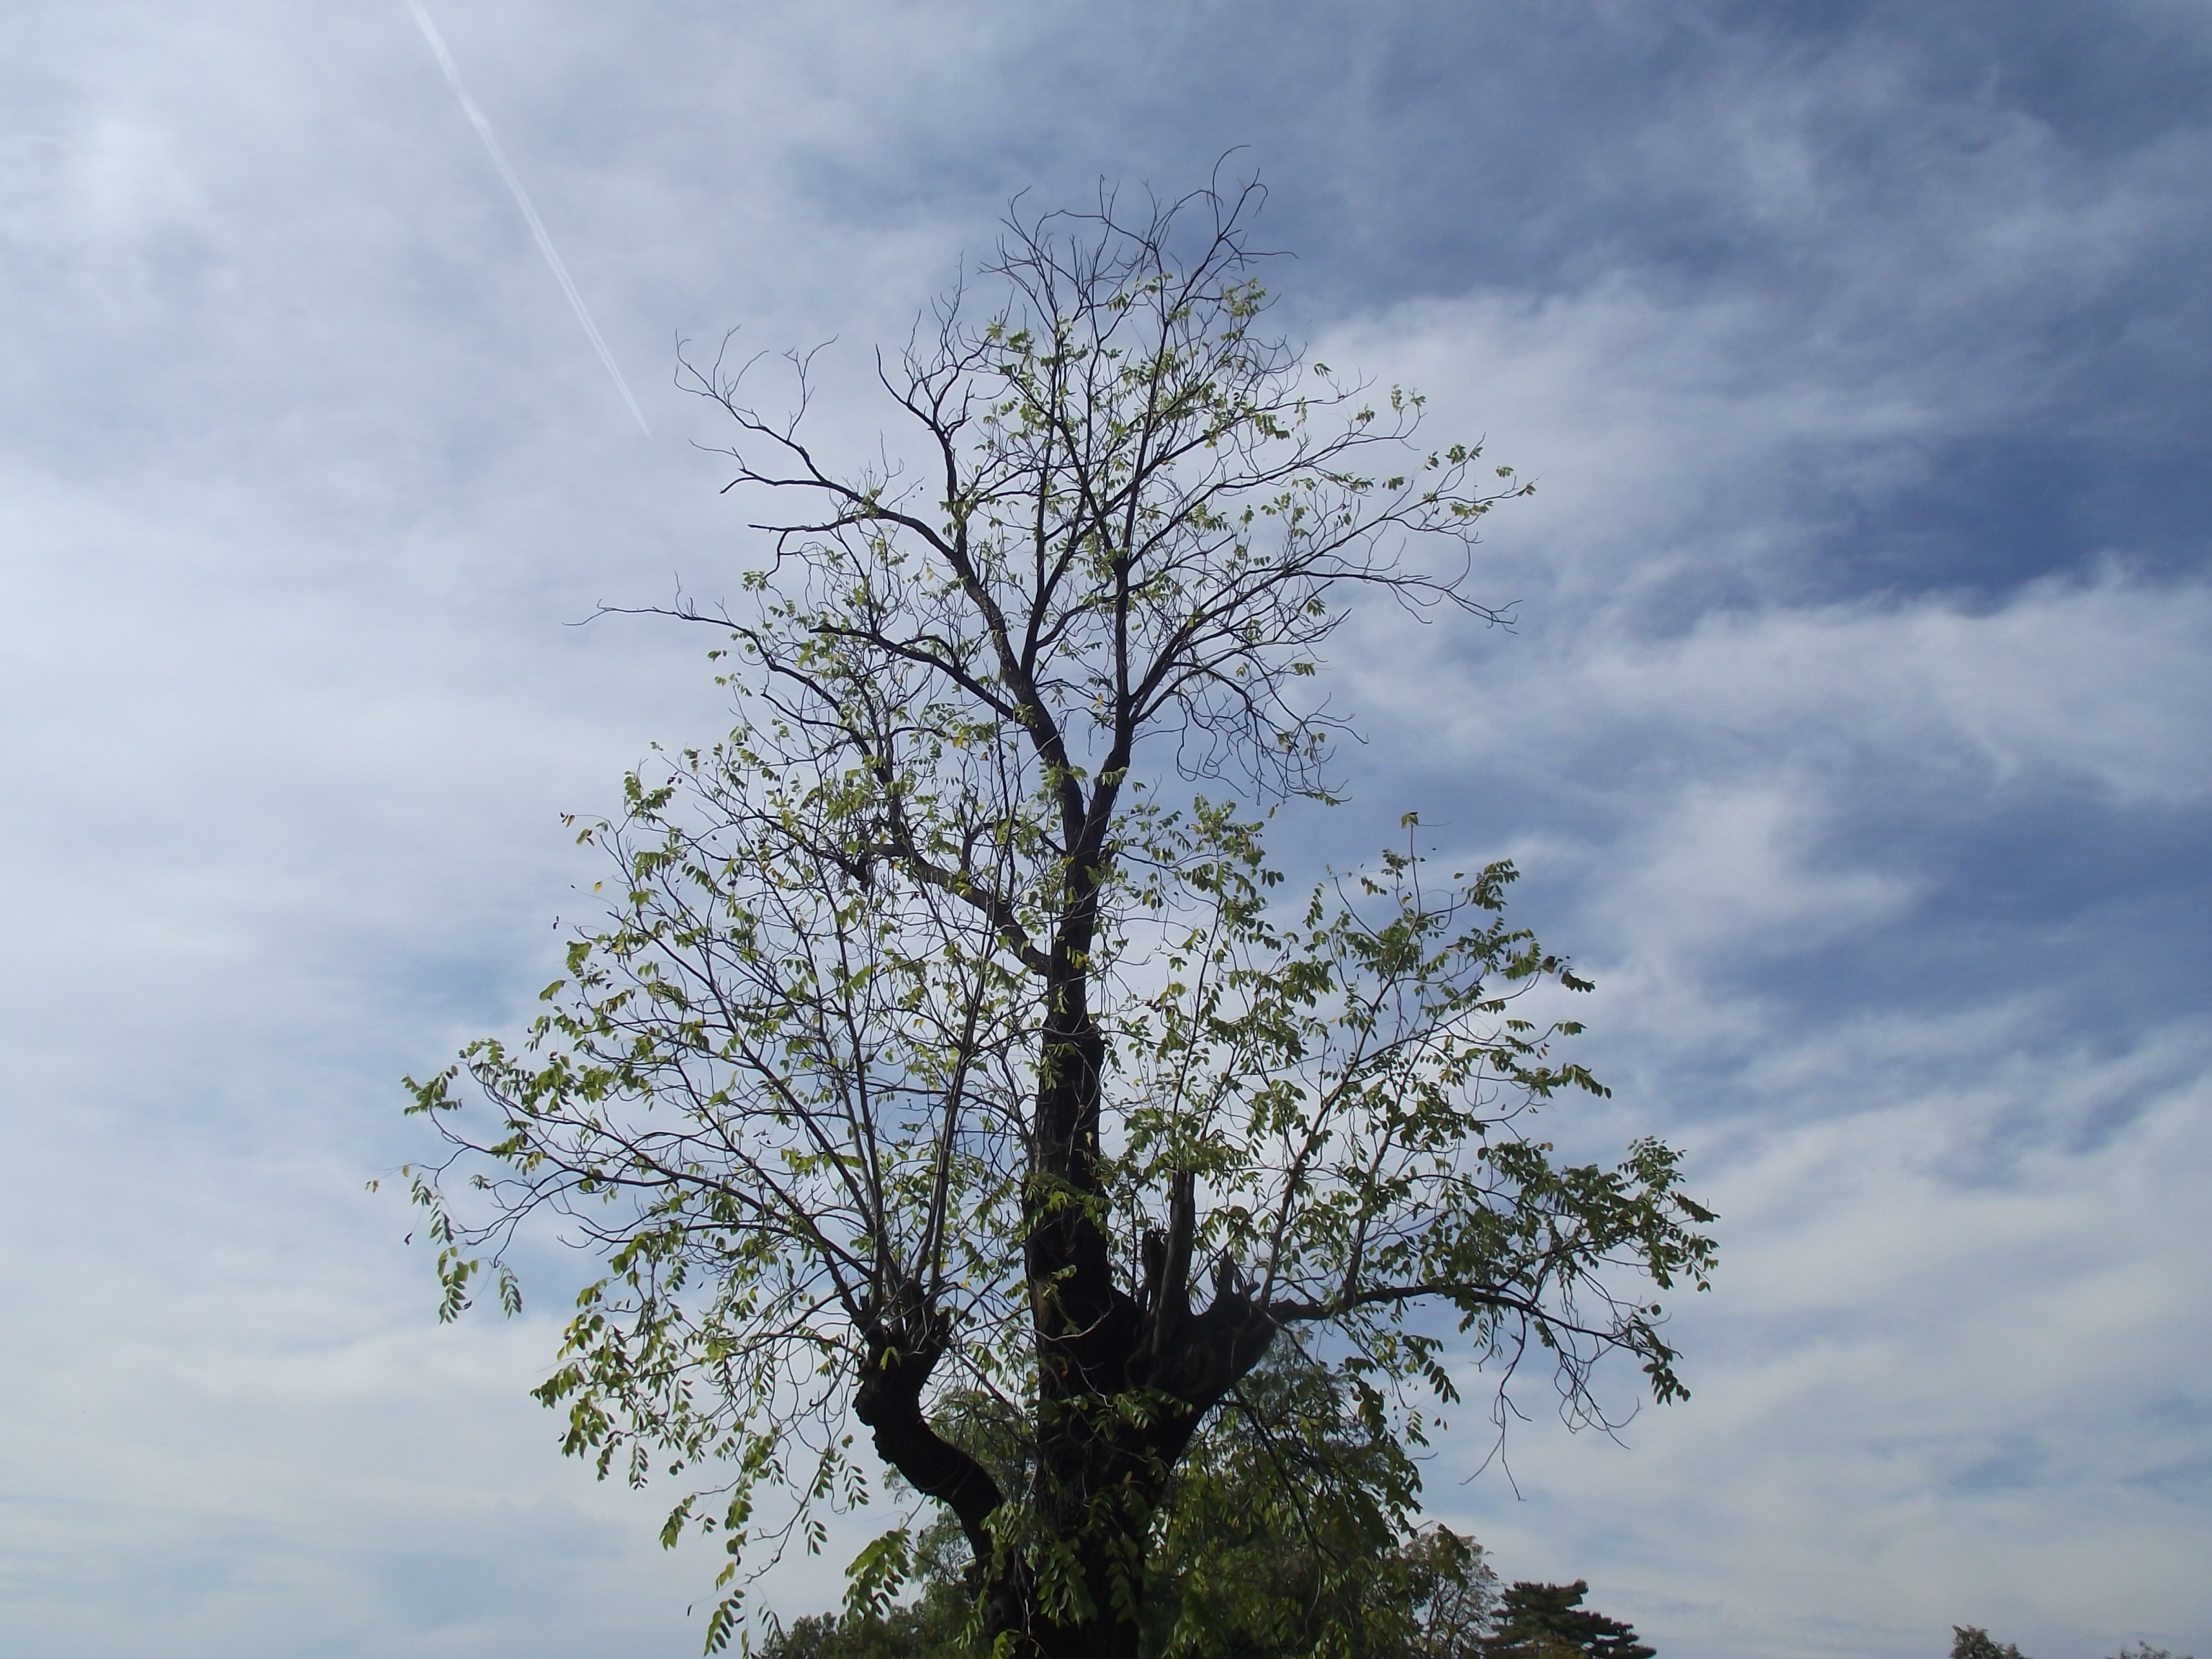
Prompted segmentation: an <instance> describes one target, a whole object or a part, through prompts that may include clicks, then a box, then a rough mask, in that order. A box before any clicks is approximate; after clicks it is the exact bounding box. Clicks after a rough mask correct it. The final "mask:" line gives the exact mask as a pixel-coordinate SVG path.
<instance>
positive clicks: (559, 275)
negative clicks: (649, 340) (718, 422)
mask: <svg viewBox="0 0 2212 1659" xmlns="http://www.w3.org/2000/svg"><path fill="white" fill-rule="evenodd" d="M407 4H408V9H410V10H411V11H412V12H413V13H414V14H415V22H416V26H417V27H419V28H421V29H422V38H423V39H424V40H428V42H429V43H430V50H431V52H434V53H435V54H436V56H437V59H438V67H439V68H440V69H441V70H445V72H446V84H447V85H448V86H450V87H451V88H453V96H454V97H456V98H458V99H459V100H461V112H462V113H463V114H465V115H466V116H467V117H468V118H469V125H471V126H473V127H474V128H475V129H476V130H477V137H479V138H481V139H483V145H484V149H486V150H488V151H489V152H490V155H491V164H492V165H493V166H494V167H497V168H498V169H499V176H500V177H501V178H502V179H506V180H507V188H508V189H509V190H511V191H513V192H514V204H515V206H517V207H519V208H520V209H521V210H522V216H523V218H524V219H526V220H527V221H528V222H529V224H530V234H532V236H534V237H536V238H537V239H538V252H540V253H542V254H544V256H545V263H546V264H549V265H550V266H552V267H553V277H554V280H555V281H556V282H557V283H560V284H561V292H562V293H563V294H565V295H568V305H569V308H570V309H572V310H573V311H574V312H575V313H576V320H577V321H578V322H580V323H581V324H582V325H584V332H585V333H586V335H587V336H589V337H590V338H591V342H592V350H594V351H596V352H598V353H599V361H600V362H603V363H605V365H606V366H607V374H609V375H610V376H611V377H612V379H613V380H614V383H615V389H616V390H617V391H618V392H621V393H622V395H623V402H624V403H625V404H629V412H630V413H631V414H632V415H634V416H636V417H637V424H638V429H639V430H640V431H641V432H643V433H644V434H645V435H646V436H647V437H648V438H650V437H651V436H652V435H653V428H651V427H649V426H647V424H646V423H645V411H644V410H641V409H640V408H639V407H638V406H637V399H636V398H634V397H632V396H631V395H630V390H629V381H628V380H624V379H623V372H622V368H621V366H620V365H619V364H617V362H615V354H614V353H613V352H611V351H610V350H608V349H607V343H606V342H605V340H604V339H602V338H600V337H599V325H597V324H596V323H594V322H592V313H591V309H590V307H587V306H586V305H585V303H584V296H583V295H581V294H580V293H578V292H577V291H576V284H575V282H574V279H573V278H571V277H570V276H569V275H568V266H566V265H564V264H562V263H561V256H560V254H559V253H558V252H556V251H555V249H554V246H553V239H552V238H551V237H550V236H549V235H547V234H545V222H544V220H542V219H540V218H539V217H538V210H537V209H536V208H534V207H532V206H531V204H530V193H529V191H526V190H524V189H523V187H522V180H521V179H518V178H516V177H515V176H514V169H513V167H509V166H508V165H507V153H506V152H505V151H504V150H502V149H500V147H499V140H498V139H497V138H496V137H494V136H493V134H492V130H491V123H490V122H489V120H487V119H485V118H484V112H483V111H482V110H480V109H478V108H477V100H475V99H473V98H471V97H470V96H469V89H468V88H467V87H465V86H464V85H463V84H462V83H461V72H460V70H458V69H456V68H455V67H454V66H453V53H452V52H448V51H447V50H446V37H445V36H444V35H442V34H441V33H438V26H437V25H436V24H435V23H434V22H432V21H430V14H429V13H428V11H426V10H424V9H423V7H422V0H407Z"/></svg>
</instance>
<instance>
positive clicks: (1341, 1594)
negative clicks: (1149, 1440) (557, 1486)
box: [768, 1343, 1497, 1659]
mask: <svg viewBox="0 0 2212 1659" xmlns="http://www.w3.org/2000/svg"><path fill="white" fill-rule="evenodd" d="M1372 1403H1373V1402H1371V1401H1364V1400H1362V1399H1361V1398H1360V1397H1359V1395H1358V1391H1357V1390H1356V1389H1352V1388H1351V1387H1349V1386H1348V1385H1347V1384H1346V1382H1345V1380H1344V1379H1343V1377H1342V1376H1340V1375H1339V1374H1338V1373H1336V1372H1334V1371H1333V1370H1330V1369H1329V1368H1328V1367H1326V1366H1322V1365H1321V1364H1317V1363H1316V1362H1315V1361H1313V1360H1312V1359H1311V1358H1308V1357H1307V1356H1305V1355H1304V1354H1303V1353H1301V1352H1298V1351H1297V1348H1296V1347H1295V1346H1294V1345H1291V1344H1287V1343H1286V1344H1283V1345H1281V1346H1279V1348H1278V1349H1277V1350H1276V1351H1274V1352H1271V1353H1270V1355H1269V1356H1268V1358H1267V1359H1265V1360H1263V1361H1262V1362H1261V1364H1260V1365H1259V1366H1258V1367H1256V1368H1255V1370H1254V1371H1253V1372H1252V1373H1251V1375H1250V1376H1247V1377H1246V1378H1245V1379H1244V1381H1243V1383H1240V1384H1239V1385H1238V1386H1237V1389H1236V1390H1235V1391H1234V1393H1233V1394H1232V1395H1231V1400H1230V1401H1227V1402H1225V1404H1224V1407H1223V1408H1222V1409H1221V1410H1220V1411H1219V1412H1218V1413H1216V1415H1215V1416H1214V1418H1213V1419H1211V1420H1210V1421H1209V1422H1208V1424H1207V1425H1206V1428H1205V1429H1204V1430H1202V1431H1200V1435H1199V1436H1198V1437H1197V1438H1196V1439H1194V1442H1193V1443H1192V1445H1191V1447H1190V1449H1189V1450H1188V1452H1186V1453H1185V1454H1184V1456H1183V1460H1182V1463H1181V1465H1180V1466H1179V1467H1178V1468H1177V1470H1176V1475H1175V1478H1174V1480H1173V1481H1172V1483H1171V1484H1170V1490H1169V1492H1167V1494H1166V1495H1165V1497H1164V1500H1163V1503H1162V1504H1161V1506H1160V1507H1161V1510H1162V1514H1163V1516H1164V1524H1163V1525H1162V1526H1161V1527H1160V1528H1158V1534H1157V1535H1156V1538H1155V1541H1154V1543H1153V1546H1152V1550H1151V1552H1150V1554H1149V1557H1148V1559H1147V1562H1146V1595H1145V1600H1144V1609H1145V1618H1144V1620H1143V1632H1142V1635H1141V1638H1140V1652H1141V1653H1142V1655H1143V1656H1144V1659H1324V1656H1345V1659H1352V1656H1359V1659H1475V1655H1476V1654H1477V1651H1478V1647H1477V1644H1478V1642H1479V1640H1480V1638H1481V1636H1482V1635H1483V1634H1484V1632H1486V1630H1487V1629H1488V1628H1489V1619H1490V1614H1491V1612H1492V1608H1493V1607H1494V1605H1495V1602H1496V1596H1497V1576H1496V1574H1495V1573H1493V1572H1492V1570H1491V1567H1490V1565H1489V1563H1488V1562H1487V1560H1486V1559H1485V1558H1484V1555H1483V1552H1482V1550H1481V1548H1480V1547H1479V1546H1478V1545H1476V1544H1474V1542H1473V1541H1470V1540H1468V1539H1466V1538H1463V1537H1461V1536H1460V1535H1459V1534H1455V1533H1453V1532H1451V1531H1449V1529H1447V1528H1442V1527H1421V1526H1420V1525H1419V1510H1418V1499H1419V1488H1420V1480H1419V1473H1418V1469H1417V1468H1416V1465H1415V1462H1414V1460H1413V1458H1412V1457H1411V1456H1409V1455H1408V1454H1407V1448H1406V1447H1405V1446H1404V1445H1403V1444H1401V1442H1400V1440H1399V1438H1398V1437H1397V1435H1396V1434H1395V1433H1394V1432H1393V1431H1392V1425H1390V1423H1389V1420H1388V1418H1387V1415H1386V1414H1384V1413H1380V1412H1377V1411H1376V1410H1373V1409H1372V1408H1371V1407H1372ZM978 1425H992V1426H991V1427H990V1428H989V1429H988V1430H987V1431H985V1433H984V1439H985V1441H986V1442H987V1443H986V1444H981V1445H976V1444H975V1442H974V1438H973V1437H975V1434H976V1433H977V1431H978ZM962 1434H963V1439H967V1440H969V1443H970V1444H971V1446H974V1449H975V1450H976V1451H977V1452H978V1454H979V1455H981V1456H982V1457H983V1458H984V1460H985V1461H986V1462H991V1463H994V1464H997V1463H999V1462H1001V1461H1002V1460H1003V1459H1005V1458H1006V1457H1007V1456H1010V1455H1018V1447H1019V1446H1020V1443H1021V1440H1022V1436H1021V1433H1020V1430H1019V1425H1017V1424H1014V1423H1012V1421H1010V1420H1007V1419H1005V1417H1004V1416H1003V1414H1002V1413H994V1411H993V1410H992V1409H991V1408H990V1407H989V1406H988V1405H987V1403H986V1402H976V1403H975V1407H973V1408H972V1409H970V1410H969V1411H968V1412H967V1413H963V1426H962ZM973 1566H974V1563H973V1560H972V1558H971V1557H970V1556H969V1553H968V1551H967V1549H966V1547H965V1546H964V1543H963V1541H962V1540H961V1538H960V1534H959V1529H958V1528H957V1526H954V1525H951V1523H950V1517H944V1518H941V1519H940V1520H939V1521H938V1522H933V1523H932V1524H931V1525H930V1526H929V1527H927V1528H925V1529H923V1530H922V1531H921V1533H920V1534H919V1535H918V1537H917V1540H916V1544H915V1578H916V1579H917V1580H918V1581H919V1584H920V1591H921V1593H920V1594H919V1595H917V1596H916V1597H915V1599H914V1600H913V1601H911V1602H910V1603H908V1604H906V1605H890V1604H884V1603H873V1604H871V1603H869V1602H867V1601H865V1600H864V1598H863V1597H861V1596H860V1595H855V1596H854V1598H853V1600H854V1605H852V1606H849V1607H848V1608H847V1610H846V1611H845V1612H844V1613H842V1615H836V1616H830V1615H820V1616H815V1617H811V1618H806V1619H801V1620H796V1621H794V1622H793V1624H792V1625H791V1626H788V1627H787V1628H785V1629H784V1630H782V1631H781V1632H780V1633H779V1634H778V1636H777V1637H776V1638H775V1639H774V1640H772V1641H771V1643H770V1644H769V1649H768V1653H769V1659H872V1656H875V1655H878V1654H884V1653H900V1654H908V1655H915V1656H925V1655H941V1656H946V1659H951V1656H963V1659H964V1656H969V1655H972V1654H975V1653H977V1652H980V1651H981V1643H980V1642H979V1641H978V1640H977V1639H976V1638H977V1637H978V1635H979V1632H977V1631H976V1630H975V1628H974V1624H975V1620H974V1618H973V1613H974V1597H973V1595H972V1593H971V1581H972V1579H973V1577H974V1572H973Z"/></svg>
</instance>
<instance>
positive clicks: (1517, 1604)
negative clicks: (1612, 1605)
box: [1479, 1578, 1654, 1659]
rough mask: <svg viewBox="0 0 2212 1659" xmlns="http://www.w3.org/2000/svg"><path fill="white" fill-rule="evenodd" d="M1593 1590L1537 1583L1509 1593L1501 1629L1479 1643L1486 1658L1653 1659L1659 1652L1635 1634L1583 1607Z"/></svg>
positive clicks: (1501, 1613) (1581, 1583) (1578, 1581)
mask: <svg viewBox="0 0 2212 1659" xmlns="http://www.w3.org/2000/svg"><path fill="white" fill-rule="evenodd" d="M1588 1594H1589V1584H1588V1583H1585V1582H1584V1581H1583V1580H1582V1579H1579V1578H1577V1579H1576V1580H1575V1582H1574V1583H1571V1584H1538V1583H1529V1582H1528V1581H1526V1580H1524V1581H1522V1583H1516V1584H1515V1585H1514V1586H1513V1588H1512V1589H1509V1590H1507V1591H1506V1592H1505V1595H1504V1597H1503V1599H1502V1600H1501V1601H1500V1602H1499V1604H1498V1623H1497V1628H1496V1629H1495V1630H1493V1631H1492V1632H1491V1633H1490V1634H1488V1635H1487V1636H1486V1637H1484V1638H1482V1641H1481V1642H1480V1644H1479V1646H1480V1650H1481V1652H1482V1653H1483V1655H1484V1656H1486V1659H1567V1656H1574V1655H1588V1656H1590V1659H1652V1654H1653V1652H1654V1650H1653V1649H1651V1648H1650V1647H1649V1646H1647V1645H1645V1644H1644V1643H1642V1642H1639V1641H1638V1640H1637V1638H1636V1632H1635V1631H1634V1630H1633V1629H1632V1628H1631V1627H1630V1626H1627V1625H1625V1624H1623V1623H1622V1622H1621V1621H1620V1620H1618V1619H1609V1618H1607V1616H1606V1615H1605V1614H1603V1613H1598V1612H1595V1611H1594V1610H1592V1609H1590V1608H1587V1607H1583V1605H1582V1601H1583V1596H1584V1595H1588Z"/></svg>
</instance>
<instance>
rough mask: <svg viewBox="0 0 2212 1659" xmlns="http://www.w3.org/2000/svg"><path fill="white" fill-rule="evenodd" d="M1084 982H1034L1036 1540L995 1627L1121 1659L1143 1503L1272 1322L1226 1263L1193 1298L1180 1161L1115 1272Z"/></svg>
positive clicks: (1028, 1649)
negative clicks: (1038, 1052)
mask: <svg viewBox="0 0 2212 1659" xmlns="http://www.w3.org/2000/svg"><path fill="white" fill-rule="evenodd" d="M1086 990H1087V986H1086V985H1085V982H1084V980H1083V976H1082V975H1080V974H1079V973H1071V974H1069V975H1066V977H1065V978H1064V979H1061V980H1060V981H1058V982H1057V983H1054V985H1052V986H1051V987H1049V988H1048V996H1049V1001H1048V1007H1047V1014H1046V1030H1045V1040H1044V1047H1043V1054H1042V1075H1041V1077H1040V1079H1039V1086H1038V1091H1037V1106H1036V1119H1035V1132H1034V1133H1035V1139H1034V1141H1033V1152H1032V1157H1033V1162H1032V1164H1031V1170H1030V1184H1029V1189H1028V1193H1027V1195H1026V1204H1025V1208H1026V1212H1027V1214H1026V1223H1027V1233H1026V1237H1025V1239H1024V1253H1025V1267H1026V1269H1027V1273H1028V1276H1029V1283H1030V1299H1031V1317H1032V1321H1033V1328H1034V1332H1035V1340H1036V1357H1037V1385H1038V1400H1037V1412H1038V1420H1037V1422H1036V1425H1035V1429H1036V1475H1035V1486H1034V1488H1033V1490H1032V1492H1030V1495H1029V1496H1030V1503H1031V1504H1032V1505H1033V1506H1034V1513H1035V1520H1036V1524H1037V1528H1038V1530H1039V1531H1040V1532H1041V1533H1042V1534H1043V1535H1044V1541H1041V1542H1040V1544H1039V1545H1038V1546H1037V1549H1036V1554H1035V1556H1034V1557H1033V1559H1029V1560H1026V1561H1024V1562H1023V1563H1020V1564H1018V1565H1014V1566H1011V1567H1010V1568H1009V1569H1008V1571H1007V1574H1006V1583H1005V1584H1004V1586H1003V1588H1004V1589H1006V1590H1007V1591H1009V1592H1012V1591H1015V1590H1017V1589H1018V1591H1019V1594H1018V1596H1016V1595H1008V1596H1007V1598H1006V1600H1007V1601H1009V1602H1010V1603H1018V1609H1019V1610H1018V1613H1015V1608H1014V1606H1012V1605H1009V1606H1008V1607H1007V1609H1006V1610H1007V1612H1008V1613H1013V1614H1014V1617H1015V1620H1016V1621H1017V1622H1009V1623H1007V1624H1006V1625H1004V1626H999V1627H998V1628H1000V1629H1004V1630H1006V1632H1009V1633H1011V1634H1012V1635H1013V1637H1014V1638H1015V1650H1016V1652H1018V1653H1020V1654H1022V1655H1024V1659H1135V1656H1136V1654H1137V1650H1138V1638H1139V1613H1140V1610H1141V1604H1142V1597H1143V1589H1144V1565H1145V1557H1146V1544H1147V1542H1148V1541H1149V1537H1150V1534H1151V1530H1152V1512H1153V1510H1154V1509H1155V1507H1156V1506H1157V1504H1158V1501H1159V1498H1160V1496H1161V1494H1162V1492H1164V1490H1165V1488H1166V1486H1167V1481H1168V1478H1169V1476H1170V1474H1171V1472H1172V1471H1173V1469H1174V1467H1175V1464H1176V1461H1177V1460H1178V1459H1179V1458H1180V1457H1181V1456H1182V1454H1183V1451H1184V1449H1186V1448H1187V1447H1188V1444H1189V1443H1190V1438H1191V1436H1192V1435H1193V1433H1194V1432H1195V1431H1196V1429H1197V1427H1198V1425H1199V1423H1200V1420H1201V1419H1203V1417H1204V1416H1205V1414H1206V1412H1207V1411H1209V1410H1210V1409H1212V1407H1213V1406H1214V1405H1215V1404H1216V1403H1217V1402H1218V1401H1219V1400H1220V1399H1221V1397H1222V1396H1223V1395H1225V1393H1226V1392H1227V1391H1228V1390H1229V1389H1230V1388H1231V1387H1232V1386H1234V1384H1235V1383H1236V1382H1237V1379H1238V1378H1239V1377H1241V1376H1243V1375H1244V1373H1245V1372H1246V1371H1248V1370H1250V1369H1251V1368H1252V1366H1253V1365H1255V1364H1257V1363H1258V1361H1259V1359H1260V1357H1261V1355H1262V1354H1263V1353H1264V1352H1266V1351H1267V1344H1268V1341H1269V1340H1270V1339H1271V1338H1272V1337H1273V1334H1274V1326H1273V1321H1272V1320H1270V1319H1269V1318H1268V1317H1267V1314H1266V1312H1265V1310H1263V1309H1261V1308H1260V1307H1259V1306H1258V1305H1257V1304H1255V1302H1254V1301H1253V1300H1252V1299H1251V1297H1249V1295H1248V1294H1247V1293H1246V1291H1245V1287H1244V1285H1243V1281H1242V1280H1241V1279H1239V1278H1238V1277H1237V1274H1236V1273H1235V1271H1234V1269H1233V1268H1231V1267H1228V1266H1227V1265H1226V1264H1225V1263H1224V1264H1220V1265H1219V1266H1218V1267H1217V1270H1216V1272H1215V1273H1214V1280H1213V1295H1212V1299H1211V1301H1210V1303H1209V1304H1208V1305H1207V1306H1206V1308H1205V1309H1204V1310H1202V1311H1199V1312H1195V1313H1194V1312H1193V1310H1192V1308H1191V1285H1190V1277H1191V1271H1192V1266H1193V1263H1192V1260H1191V1257H1192V1250H1193V1241H1194V1235H1195V1231H1196V1222H1197V1217H1196V1199H1195V1186H1194V1182H1193V1181H1192V1179H1191V1178H1190V1177H1189V1176H1178V1177H1176V1180H1175V1181H1174V1182H1173V1183H1172V1185H1171V1188H1170V1193H1169V1194H1168V1205H1167V1208H1168V1218H1169V1227H1168V1231H1167V1233H1166V1235H1165V1236H1164V1237H1162V1236H1158V1235H1155V1236H1152V1237H1148V1238H1147V1239H1146V1241H1145V1249H1144V1251H1143V1254H1144V1255H1145V1257H1146V1282H1145V1283H1144V1284H1143V1285H1140V1286H1139V1287H1138V1291H1139V1293H1138V1294H1135V1295H1132V1294H1131V1293H1130V1291H1128V1290H1127V1289H1125V1288H1124V1287H1123V1286H1122V1285H1120V1284H1118V1283H1117V1282H1116V1279H1115V1272H1114V1260H1115V1253H1114V1250H1113V1248H1112V1241H1111V1240H1110V1238H1109V1234H1108V1231H1107V1225H1106V1224H1107V1219H1108V1218H1107V1217H1106V1215H1105V1214H1104V1212H1103V1182H1101V1180H1100V1177H1099V1173H1098V1164H1099V1159H1100V1156H1101V1145H1100V1114H1101V1109H1102V1106H1103V1086H1102V1085H1103V1076H1102V1073H1103V1066H1104V1061H1105V1043H1104V1039H1103V1036H1102V1035H1101V1033H1100V1032H1099V1030H1098V1028H1097V1025H1096V1024H1094V1023H1093V1022H1092V1020H1091V1016H1090V1012H1089V1009H1088V1006H1087V1005H1086V1003H1085V991H1086ZM1129 1407H1135V1409H1129ZM1048 1556H1049V1557H1050V1558H1051V1559H1047V1558H1048ZM1070 1581H1073V1582H1070ZM996 1633H998V1632H997V1629H994V1634H996Z"/></svg>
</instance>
